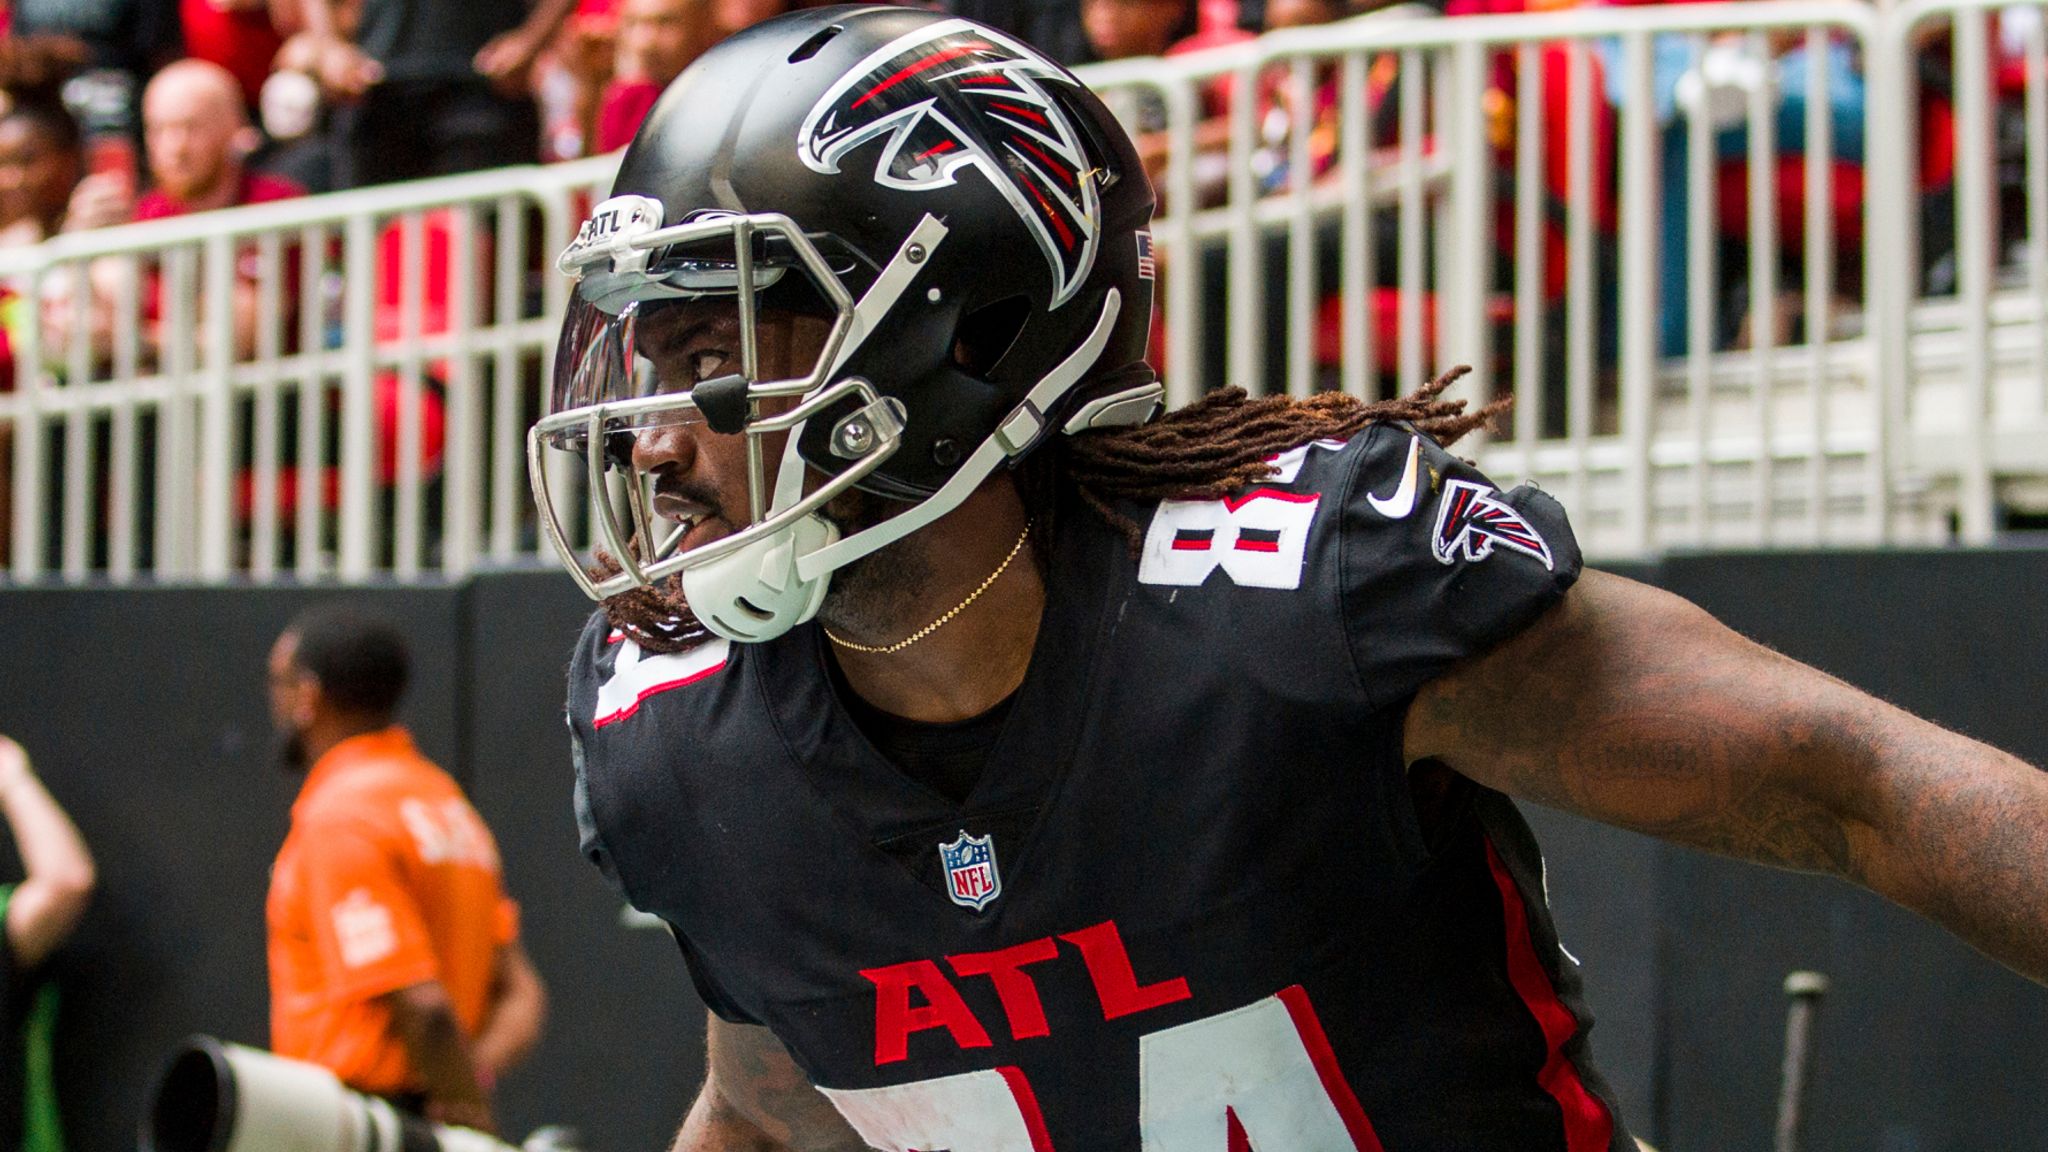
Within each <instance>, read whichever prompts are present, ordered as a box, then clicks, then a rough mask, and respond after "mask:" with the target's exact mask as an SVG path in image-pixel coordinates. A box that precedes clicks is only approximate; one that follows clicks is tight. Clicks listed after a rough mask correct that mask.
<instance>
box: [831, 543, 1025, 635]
mask: <svg viewBox="0 0 2048 1152" xmlns="http://www.w3.org/2000/svg"><path fill="white" fill-rule="evenodd" d="M1030 535H1031V525H1029V524H1026V525H1024V530H1023V531H1022V532H1019V533H1017V542H1016V543H1015V544H1012V545H1011V546H1010V554H1009V555H1008V556H1005V557H1003V562H1002V563H1001V564H998V565H996V570H995V571H993V572H991V573H989V574H988V579H986V580H983V581H982V582H981V587H979V588H976V589H975V590H974V591H972V592H969V593H968V594H967V599H965V600H962V601H961V602H959V603H958V604H955V605H953V607H952V608H950V609H948V610H947V611H946V614H945V615H944V616H941V617H939V618H938V619H937V620H934V621H932V622H931V623H929V624H927V625H925V626H924V627H922V628H919V629H918V630H917V631H915V632H912V633H911V634H910V635H908V636H905V637H904V638H903V639H901V640H898V641H897V642H895V643H894V644H856V643H854V642H853V641H851V640H847V639H844V638H842V637H839V636H835V635H833V634H832V630H831V629H830V628H826V629H825V639H827V640H830V641H831V642H833V643H834V644H837V645H839V646H840V647H841V648H851V649H852V650H854V651H855V652H874V653H879V654H881V655H884V656H886V655H888V654H890V653H892V652H901V651H903V650H904V649H905V648H908V647H910V646H911V645H912V644H915V643H917V642H918V641H919V640H922V639H924V638H925V637H927V636H929V635H931V634H932V633H934V632H937V631H938V630H939V629H940V628H942V627H944V626H945V624H946V621H948V620H951V619H952V618H953V617H955V616H958V615H959V614H960V613H961V612H963V611H965V610H966V608H967V606H968V605H969V604H972V603H974V602H975V601H976V600H979V599H981V594H982V593H983V592H986V591H988V590H989V588H990V587H991V586H992V585H994V584H995V582H996V581H997V580H998V579H1000V578H1001V577H1002V574H1003V573H1004V572H1005V571H1007V570H1008V569H1009V567H1010V561H1012V560H1015V559H1016V558H1017V553H1019V552H1022V551H1023V550H1024V541H1025V539H1026V538H1027V537H1029V536H1030Z"/></svg>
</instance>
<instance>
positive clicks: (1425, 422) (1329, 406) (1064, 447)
mask: <svg viewBox="0 0 2048 1152" xmlns="http://www.w3.org/2000/svg"><path fill="white" fill-rule="evenodd" d="M1467 371H1469V369H1467V368H1465V367H1463V366H1459V367H1457V368H1453V369H1451V370H1450V371H1448V372H1446V373H1444V374H1443V375H1441V376H1439V377H1437V378H1436V379H1434V380H1432V381H1430V382H1429V383H1427V384H1425V385H1423V386H1422V387H1421V388H1418V389H1416V390H1415V391H1414V392H1412V393H1409V394H1408V395H1406V396H1402V397H1399V398H1396V399H1390V400H1380V401H1365V400H1360V399H1358V398H1357V397H1355V396H1351V395H1347V394H1345V393H1342V392H1323V393H1319V394H1317V395H1315V396H1311V397H1308V398H1307V399H1295V398H1293V397H1290V396H1257V397H1254V396H1252V395H1251V394H1249V393H1247V392H1246V391H1245V390H1244V389H1242V388H1223V389H1219V390H1217V391H1215V392H1211V393H1209V394H1208V395H1206V396H1204V397H1202V398H1201V399H1199V400H1197V401H1195V402H1194V403H1192V404H1189V405H1187V406H1186V407H1184V408H1180V409H1177V410H1175V411H1172V412H1169V413H1167V414H1165V415H1163V416H1161V417H1159V418H1158V419H1156V420H1153V421H1152V422H1151V423H1149V424H1142V425H1139V426H1137V427H1135V428H1114V429H1104V430H1102V431H1096V432H1084V433H1082V434H1081V435H1078V436H1073V437H1060V438H1055V440H1054V442H1053V443H1052V444H1049V445H1047V446H1045V447H1044V448H1042V449H1041V450H1040V451H1039V452H1038V453H1037V454H1035V455H1034V456H1033V457H1032V458H1031V459H1029V460H1027V461H1026V465H1025V468H1024V469H1022V470H1021V474H1020V476H1019V484H1020V487H1021V488H1022V489H1023V491H1024V500H1025V507H1026V510H1027V513H1028V514H1029V516H1030V517H1031V521H1032V529H1033V532H1032V535H1033V536H1034V537H1036V538H1037V539H1038V540H1041V541H1046V540H1050V539H1052V532H1051V530H1050V524H1049V521H1050V518H1051V515H1052V508H1053V506H1054V504H1055V503H1056V500H1055V499H1054V498H1053V493H1054V491H1055V490H1056V487H1057V486H1058V485H1060V484H1071V485H1073V486H1074V488H1075V489H1076V490H1077V491H1078V493H1079V494H1080V497H1081V499H1082V500H1083V501H1084V502H1085V503H1086V504H1087V505H1088V506H1089V507H1090V508H1092V509H1094V510H1095V511H1096V513H1098V514H1099V515H1101V516H1102V517H1103V518H1104V519H1105V520H1107V521H1109V523H1111V524H1113V525H1115V526H1116V527H1117V528H1118V529H1120V530H1121V531H1122V532H1123V533H1124V535H1125V537H1126V538H1128V539H1129V540H1130V542H1131V548H1132V550H1133V551H1136V550H1137V549H1138V548H1139V547H1140V546H1141V544H1142V543H1143V530H1142V529H1141V528H1140V527H1139V526H1138V524H1137V523H1136V521H1134V520H1132V519H1131V518H1130V517H1129V516H1126V515H1124V514H1123V513H1122V512H1119V511H1117V510H1116V508H1115V506H1114V502H1115V501H1118V500H1134V501H1149V500H1164V499H1182V500H1204V499H1216V498H1218V497H1221V496H1224V495H1227V494H1229V493H1231V492H1234V491H1237V490H1240V489H1243V488H1246V487H1249V486H1251V485H1253V484H1256V483H1258V482H1259V481H1261V480H1264V479H1265V478H1266V477H1268V476H1270V475H1272V472H1273V465H1272V463H1271V461H1272V458H1273V457H1274V456H1276V455H1278V454H1280V453H1282V452H1285V451H1287V450H1288V449H1290V448H1296V447H1299V446H1301V445H1303V444H1306V443H1308V442H1310V441H1312V440H1349V439H1350V438H1351V437H1353V436H1355V435H1357V434H1358V433H1359V432H1361V431H1363V430H1365V428H1367V427H1368V426H1370V425H1372V424H1376V423H1384V422H1390V421H1405V422H1407V423H1409V424H1412V425H1414V426H1415V428H1416V430H1417V431H1420V432H1422V433H1424V434H1425V435H1427V436H1429V437H1430V438H1431V439H1433V440H1435V441H1436V442H1437V443H1439V444H1442V445H1444V446H1445V447H1449V446H1450V445H1452V444H1454V443H1456V442H1457V441H1458V440H1459V439H1460V438H1461V437H1463V436H1464V435H1465V434H1466V433H1468V432H1472V431H1474V430H1476V429H1479V428H1482V427H1485V426H1486V425H1487V424H1488V423H1490V422H1491V421H1492V419H1493V418H1494V417H1495V416H1496V415H1498V414H1500V413H1501V412H1502V411H1505V410H1506V408H1507V407H1508V405H1509V403H1510V402H1511V401H1510V399H1509V398H1502V399H1499V400H1495V401H1493V402H1492V403H1490V404H1487V405H1485V406H1483V407H1480V408H1477V409H1473V410H1470V411H1468V410H1467V403H1466V401H1463V400H1447V399H1445V398H1444V395H1443V393H1444V391H1445V389H1447V388H1449V387H1450V386H1451V385H1452V384H1454V383H1456V382H1457V380H1458V378H1459V377H1461V376H1463V375H1464V374H1465V373H1466V372H1467ZM1035 552H1036V555H1037V559H1038V563H1039V564H1040V565H1041V567H1043V566H1044V565H1045V563H1046V559H1047V557H1046V549H1045V548H1044V547H1043V546H1040V547H1039V548H1037V549H1035ZM600 565H601V566H600V568H599V569H598V571H599V572H601V573H604V574H609V573H610V572H615V571H617V570H618V569H617V564H616V562H615V561H611V559H610V558H609V557H600ZM604 609H605V614H606V615H607V616H608V617H609V618H610V619H611V622H612V627H614V628H617V629H619V630H621V631H623V632H625V633H626V634H627V635H629V636H631V637H632V638H633V639H634V641H635V642H637V643H638V644H639V645H640V646H641V648H642V649H644V650H646V651H649V652H656V653H659V652H677V651H681V650H683V649H686V648H690V647H692V646H694V645H696V644H697V643H698V642H700V641H701V640H702V639H703V638H704V637H705V636H707V635H709V632H708V631H707V630H706V629H705V628H704V626H703V625H702V624H701V623H699V622H698V620H697V618H696V616H695V615H693V614H691V612H690V609H689V606H688V605H687V604H685V603H684V602H683V596H682V580H681V578H680V577H676V576H671V577H669V578H668V580H666V581H664V582H663V584H662V586H661V587H660V588H659V589H656V588H636V589H634V590H632V591H630V592H623V593H620V594H619V595H617V596H613V597H611V598H610V599H607V600H606V601H605V602H604Z"/></svg>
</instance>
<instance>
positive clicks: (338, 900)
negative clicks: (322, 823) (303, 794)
mask: <svg viewBox="0 0 2048 1152" xmlns="http://www.w3.org/2000/svg"><path fill="white" fill-rule="evenodd" d="M309 831H311V832H312V834H310V835H308V836H306V837H305V838H304V839H305V845H306V846H305V849H304V854H303V856H302V857H301V860H300V865H301V869H302V873H301V874H302V877H303V880H304V887H303V895H304V899H305V901H306V904H307V910H306V911H307V916H306V919H307V923H308V924H309V925H310V926H311V930H312V934H313V944H314V948H315V950H316V951H317V952H318V954H319V957H320V966H321V968H322V970H323V973H324V975H325V980H324V981H323V985H324V986H325V987H326V988H328V989H330V990H331V991H332V992H333V994H334V995H335V996H337V997H339V998H341V999H344V1000H367V999H371V998H372V997H376V996H381V995H383V994H385V993H387V992H395V991H397V990H398V989H400V988H409V987H411V986H412V985H415V984H421V983H425V982H426V981H429V980H434V979H437V978H438V977H439V976H440V967H439V965H438V963H437V962H436V961H435V958H434V949H433V941H432V939H431V937H430V936H429V935H428V933H427V926H426V920H425V918H424V917H423V916H421V914H420V908H419V904H418V902H417V901H415V900H414V899H413V896H412V893H411V891H410V889H409V888H408V886H407V884H406V883H405V878H404V876H403V874H402V871H401V865H400V863H399V861H398V858H397V856H396V854H395V853H394V852H393V851H392V850H391V849H390V848H389V847H388V846H387V845H386V844H384V843H381V842H380V839H379V838H378V837H377V836H376V835H375V834H374V833H373V832H372V831H371V830H370V829H367V828H363V827H361V826H360V825H357V824H354V823H349V822H341V821H336V822H334V823H333V824H332V825H330V826H327V827H322V828H318V829H312V830H309Z"/></svg>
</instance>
